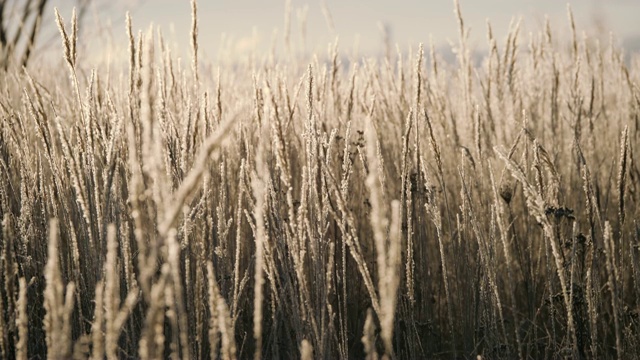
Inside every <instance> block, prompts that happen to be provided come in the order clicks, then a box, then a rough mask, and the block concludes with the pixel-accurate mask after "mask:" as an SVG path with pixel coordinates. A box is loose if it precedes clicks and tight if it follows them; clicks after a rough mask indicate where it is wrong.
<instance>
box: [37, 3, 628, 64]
mask: <svg viewBox="0 0 640 360" xmlns="http://www.w3.org/2000/svg"><path fill="white" fill-rule="evenodd" d="M50 2H51V7H50V8H49V9H48V10H49V13H53V6H57V7H59V9H60V11H61V13H62V15H63V17H64V18H65V20H67V21H68V20H69V19H70V17H71V7H72V4H74V3H75V1H71V0H51V1H50ZM94 2H97V4H98V5H97V6H95V7H94V8H93V9H92V10H91V11H90V12H89V14H88V16H87V17H86V18H85V22H84V23H83V27H82V29H81V30H82V31H83V33H82V34H81V36H82V37H83V38H84V39H85V40H87V38H89V39H90V40H91V42H92V43H94V45H95V43H96V42H98V43H99V44H103V41H106V40H105V39H106V35H105V34H107V33H109V32H105V31H100V30H98V29H97V26H100V28H101V29H103V30H104V29H110V36H111V38H112V39H113V41H114V42H115V43H117V44H123V41H124V33H125V32H124V14H125V12H126V11H127V10H129V11H130V12H131V15H132V18H133V26H134V30H136V31H137V30H139V29H146V28H147V27H148V26H149V25H150V24H152V23H153V24H154V26H156V27H160V28H161V29H162V30H163V32H164V34H165V36H166V37H167V38H168V39H169V40H170V41H171V42H172V43H173V44H175V45H176V46H178V47H179V48H180V51H187V50H188V49H189V30H190V23H191V15H190V11H191V10H190V1H189V0H135V1H132V0H110V1H103V0H97V1H94ZM323 3H324V4H326V8H328V10H329V12H330V14H331V17H332V20H333V24H334V26H335V32H333V31H332V30H331V29H330V27H329V26H328V24H327V21H326V18H325V16H324V15H323V11H322V9H323V6H322V4H323ZM570 3H571V7H572V9H573V12H574V16H575V19H576V23H577V26H578V29H579V31H580V32H582V31H585V32H588V33H593V32H594V31H595V30H594V29H595V26H594V24H599V26H600V27H601V28H603V29H605V33H604V34H601V35H603V36H604V37H608V35H607V34H608V32H609V31H612V32H613V33H614V34H615V35H616V36H617V37H618V38H619V39H620V40H629V39H640V21H638V17H639V15H640V0H574V1H571V2H570ZM460 4H461V7H462V13H463V16H464V19H465V23H466V25H467V26H470V27H471V41H472V42H473V43H474V44H475V45H474V46H475V48H477V49H483V48H485V47H486V20H487V19H489V20H490V21H491V23H492V25H493V28H494V34H495V35H496V37H497V38H498V39H502V38H504V37H505V36H506V34H507V30H508V26H509V23H510V21H511V19H513V18H519V17H522V19H523V25H524V31H525V32H524V34H523V35H526V34H527V33H528V32H529V31H537V30H539V29H540V28H541V26H542V24H544V19H545V14H548V15H549V18H550V20H551V23H552V25H553V26H554V28H555V29H556V30H560V33H562V34H566V35H568V34H569V33H568V21H567V2H565V1H558V0H460ZM304 7H308V12H307V46H308V48H309V49H315V50H321V51H325V50H326V49H327V46H328V44H329V43H332V42H333V41H334V40H335V38H336V36H339V38H340V47H341V48H342V49H346V50H349V49H353V47H354V44H355V43H356V39H358V44H359V50H360V53H362V54H374V53H379V52H380V51H382V49H383V42H382V33H381V30H380V27H379V24H382V23H384V24H387V25H388V27H389V29H391V34H392V42H393V43H394V44H395V43H398V44H399V45H400V46H401V47H402V48H403V49H406V48H408V47H409V46H414V47H415V46H416V44H418V43H420V42H424V43H428V42H429V37H430V36H432V37H433V40H434V42H435V44H436V45H438V46H441V45H446V44H447V42H448V41H457V39H458V33H457V31H458V30H457V22H456V18H455V15H454V12H453V7H454V6H453V1H452V0H431V1H428V0H422V1H421V0H394V1H391V0H292V10H293V11H292V14H291V40H292V42H293V43H294V45H295V46H297V45H299V44H300V38H301V36H300V33H301V31H300V26H299V24H300V22H299V20H298V14H299V13H302V9H303V8H304ZM284 9H285V0H200V1H199V4H198V10H199V13H198V16H199V29H200V30H199V42H200V49H201V53H202V54H204V55H205V56H209V57H211V58H213V57H215V56H216V54H217V52H218V49H219V47H220V39H221V36H222V34H226V39H228V41H229V43H230V44H232V45H231V46H234V47H236V48H237V50H239V51H242V50H245V48H246V47H251V46H252V43H253V42H254V41H257V44H258V45H257V47H258V49H260V50H263V51H266V50H267V49H269V48H270V46H271V42H272V40H271V39H272V37H273V36H274V35H273V34H274V30H276V31H277V42H276V44H277V46H278V49H279V50H282V49H283V40H282V39H283V29H284V18H285V16H284V14H285V11H284ZM98 33H100V34H101V35H100V36H98V37H96V34H98ZM57 40H58V39H56V41H57ZM100 46H101V47H103V46H102V45H100ZM122 47H123V48H124V46H122ZM125 50H126V49H125Z"/></svg>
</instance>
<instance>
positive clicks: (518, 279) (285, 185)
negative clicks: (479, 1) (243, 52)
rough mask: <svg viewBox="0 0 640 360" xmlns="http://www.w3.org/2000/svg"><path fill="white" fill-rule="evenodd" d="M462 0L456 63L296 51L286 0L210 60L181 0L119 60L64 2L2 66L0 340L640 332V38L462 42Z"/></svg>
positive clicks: (607, 341) (72, 346)
mask: <svg viewBox="0 0 640 360" xmlns="http://www.w3.org/2000/svg"><path fill="white" fill-rule="evenodd" d="M455 9H456V16H457V20H458V25H459V28H460V29H459V30H460V41H459V44H457V45H456V47H457V50H458V52H457V54H458V58H457V63H456V64H450V63H447V62H446V61H444V60H443V59H442V58H441V56H440V55H439V54H438V53H437V52H435V50H434V47H433V45H432V44H431V46H430V49H431V51H430V52H429V55H428V56H426V58H425V55H424V48H423V46H422V45H420V46H417V47H416V48H414V49H409V51H408V52H403V51H401V50H398V53H397V54H396V55H394V54H392V53H391V51H390V50H389V47H388V46H387V49H386V50H387V51H386V55H385V57H384V58H368V59H364V60H360V59H359V58H358V57H357V56H356V55H354V56H353V57H349V56H345V55H341V53H340V51H339V50H338V43H337V42H336V43H335V44H332V45H331V47H330V51H329V54H328V56H327V57H323V56H321V55H320V54H316V55H314V56H313V57H310V56H308V55H305V52H304V49H305V46H308V45H307V44H302V45H300V47H298V46H296V44H294V43H293V42H292V41H291V34H290V32H291V29H290V27H291V16H292V12H293V9H292V7H291V3H290V2H287V10H286V14H285V22H286V26H285V28H286V31H285V33H284V38H283V41H284V45H285V49H286V53H285V54H284V55H281V56H280V55H278V54H275V53H270V54H266V55H264V56H263V55H262V54H260V53H255V52H254V53H252V54H251V56H250V57H249V58H248V59H246V61H245V60H243V59H235V60H234V62H233V63H231V61H232V59H224V61H222V62H221V63H220V64H219V66H220V67H219V68H218V69H215V70H212V67H211V64H210V63H208V62H207V61H206V59H199V58H198V56H199V55H198V18H197V17H198V14H197V6H196V2H195V1H192V4H191V12H192V17H193V22H192V27H191V33H190V37H189V42H190V44H191V54H192V59H191V62H190V63H189V64H187V65H186V66H187V67H186V68H185V67H184V66H183V63H180V62H179V61H178V60H177V59H176V57H175V56H174V55H173V54H172V52H171V49H170V48H169V47H168V46H167V45H166V44H165V43H164V41H163V40H162V36H161V33H160V32H158V31H156V30H155V29H149V30H148V31H144V32H143V31H139V32H138V33H137V35H136V34H135V33H134V25H133V21H132V19H131V18H130V17H129V16H127V22H126V33H127V35H128V43H127V44H123V47H125V46H126V47H127V48H128V54H127V58H126V59H122V60H123V63H125V64H127V66H128V68H126V66H125V67H123V69H122V70H123V71H122V72H118V71H117V69H118V66H116V65H114V64H111V66H110V69H111V70H110V71H109V72H107V71H106V70H105V67H104V64H88V63H84V62H83V61H82V59H83V54H82V53H78V52H77V49H79V48H78V47H77V46H76V44H77V41H78V39H77V31H78V29H77V26H78V24H77V20H76V17H75V15H73V16H72V21H71V27H70V29H71V30H70V32H67V30H66V28H67V27H66V25H65V22H64V20H63V18H62V17H61V16H60V14H58V13H57V12H56V19H57V22H58V27H59V29H60V34H61V38H62V44H63V46H62V51H61V54H62V56H61V57H60V65H61V66H60V67H61V68H63V67H64V68H66V70H67V73H66V74H60V73H59V72H57V71H52V68H54V67H50V65H45V64H43V65H42V66H40V65H38V66H31V67H29V68H25V69H23V68H19V67H17V66H9V67H8V70H7V71H3V72H1V73H0V78H1V79H2V81H1V82H0V84H2V85H0V93H1V96H0V117H1V118H2V121H1V122H0V214H1V217H2V231H1V235H0V236H1V237H0V254H1V256H0V284H2V286H0V358H19V359H26V358H33V357H40V358H43V357H48V358H53V359H57V358H60V359H63V358H89V357H90V358H92V359H102V358H105V357H106V358H109V359H113V358H143V359H156V358H167V357H170V358H175V359H178V358H196V359H200V358H207V357H209V358H212V359H215V358H223V359H234V358H250V357H252V356H253V357H254V358H255V359H259V358H303V359H321V358H322V359H325V358H326V359H330V358H363V357H366V358H368V359H377V358H385V359H394V358H397V359H401V358H454V357H456V356H457V357H459V358H460V357H461V358H480V357H481V358H491V359H494V358H504V359H513V358H523V359H524V358H560V357H568V358H594V359H595V358H612V357H617V358H620V359H627V358H637V357H639V356H640V310H639V309H640V304H639V303H638V299H640V263H639V261H640V254H639V253H638V249H639V248H640V224H638V222H637V220H636V219H638V218H640V206H639V203H638V201H639V198H638V194H640V186H639V185H640V169H639V168H638V164H637V163H636V162H635V161H634V159H637V158H638V154H637V151H638V150H637V146H636V145H637V144H638V143H640V142H639V140H640V123H639V121H638V119H639V118H640V86H639V85H640V61H639V60H638V58H637V57H634V56H632V57H630V58H629V57H625V54H624V53H623V52H622V51H621V50H620V49H619V48H618V47H617V46H616V45H615V43H613V42H612V43H610V44H609V43H606V42H599V41H598V40H597V39H592V38H589V37H586V36H585V37H583V38H582V39H579V38H578V36H577V35H576V34H577V30H576V25H575V22H574V20H573V17H572V15H571V13H570V12H569V23H570V28H571V31H572V36H571V38H570V39H568V41H567V42H565V41H564V40H563V39H562V37H561V36H558V35H557V34H558V33H559V32H557V31H554V30H553V29H551V27H550V26H547V27H546V28H545V29H544V30H543V31H542V32H541V33H540V34H534V35H532V36H531V37H528V38H524V37H523V36H521V35H520V34H519V32H520V25H519V24H517V23H514V24H513V25H512V27H511V30H510V32H509V33H508V34H507V37H506V42H505V43H504V44H503V45H502V46H500V45H499V44H498V43H497V40H496V39H497V37H496V36H494V34H493V31H492V29H491V26H490V25H489V26H488V43H489V49H490V51H489V53H488V54H487V56H486V58H484V60H483V62H482V63H480V64H479V63H475V62H474V61H473V60H472V57H471V54H470V53H469V50H468V49H469V45H468V44H467V37H468V29H467V28H466V27H465V23H464V21H463V16H462V11H461V9H460V6H459V5H458V4H457V2H456V3H455ZM185 11H186V12H187V11H188V9H185ZM325 16H326V17H327V21H328V22H330V19H331V16H330V14H328V13H327V14H325ZM298 17H299V20H300V25H301V27H302V29H304V26H305V21H306V13H305V12H304V11H301V12H299V13H298ZM123 31H124V30H123ZM301 31H304V30H301ZM302 35H303V37H304V34H302ZM222 53H223V54H224V53H225V51H224V49H223V52H222ZM225 64H226V65H225ZM55 69H57V68H55Z"/></svg>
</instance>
